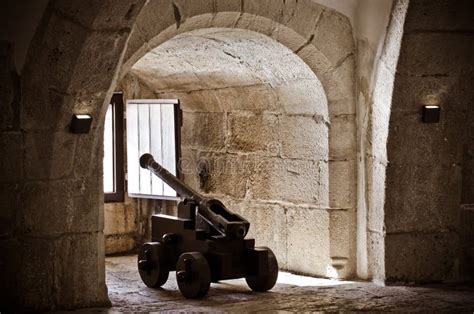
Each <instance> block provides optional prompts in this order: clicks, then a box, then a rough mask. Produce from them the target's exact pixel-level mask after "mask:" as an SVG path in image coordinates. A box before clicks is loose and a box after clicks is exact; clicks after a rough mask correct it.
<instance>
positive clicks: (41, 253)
mask: <svg viewBox="0 0 474 314" xmlns="http://www.w3.org/2000/svg"><path fill="white" fill-rule="evenodd" d="M0 245H1V247H2V249H5V250H6V252H8V253H7V258H8V259H7V261H9V263H7V264H6V265H7V267H8V269H7V270H8V273H7V274H8V277H6V278H5V281H4V282H7V283H8V284H7V287H9V288H14V289H15V290H13V291H16V289H18V291H28V292H29V293H22V294H13V295H11V297H10V299H9V300H8V303H7V304H10V305H12V306H16V307H18V308H20V307H21V308H23V309H28V310H44V309H64V308H77V307H94V306H107V305H108V304H110V303H109V302H108V297H107V288H106V286H105V271H104V251H103V235H102V234H101V233H82V234H75V235H63V236H62V237H59V238H56V239H52V238H41V237H39V238H23V239H22V242H21V245H20V244H19V243H18V242H17V241H16V240H7V241H1V244H0ZM22 256H27V257H28V258H21V257H22ZM13 261H15V262H13ZM53 261H54V262H53ZM58 286H59V287H63V288H64V289H59V290H58V289H57V287H58ZM79 291H80V293H79ZM9 293H11V291H10V292H9ZM7 295H8V294H7ZM2 304H5V303H3V302H2Z"/></svg>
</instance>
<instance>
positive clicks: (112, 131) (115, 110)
mask: <svg viewBox="0 0 474 314" xmlns="http://www.w3.org/2000/svg"><path fill="white" fill-rule="evenodd" d="M123 154H124V149H123V97H122V94H121V93H115V94H114V95H113V96H112V99H111V101H110V104H109V107H108V108H107V113H106V115H105V124H104V201H105V202H123V200H124V165H123Z"/></svg>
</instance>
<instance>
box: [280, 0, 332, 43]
mask: <svg viewBox="0 0 474 314" xmlns="http://www.w3.org/2000/svg"><path fill="white" fill-rule="evenodd" d="M286 2H287V4H286V7H287V8H286V9H285V11H284V15H283V18H282V21H283V23H284V25H286V26H287V27H289V28H291V29H293V30H294V31H295V32H296V33H298V34H300V35H301V36H302V37H304V38H306V39H307V40H308V39H310V38H311V35H313V31H314V29H315V28H316V25H317V23H318V21H319V17H320V14H321V13H322V11H323V10H322V6H321V5H319V4H317V3H314V2H313V1H310V0H300V1H295V0H293V1H286ZM285 22H286V23H285Z"/></svg>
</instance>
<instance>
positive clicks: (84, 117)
mask: <svg viewBox="0 0 474 314" xmlns="http://www.w3.org/2000/svg"><path fill="white" fill-rule="evenodd" d="M91 125H92V116H91V115H89V114H75V115H73V116H72V121H71V132H72V133H74V134H87V133H89V131H90V129H91Z"/></svg>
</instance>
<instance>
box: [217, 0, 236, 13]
mask: <svg viewBox="0 0 474 314" xmlns="http://www.w3.org/2000/svg"><path fill="white" fill-rule="evenodd" d="M241 6H242V1H241V0H220V1H216V12H218V13H221V12H227V11H229V12H233V11H235V12H240V9H241Z"/></svg>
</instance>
